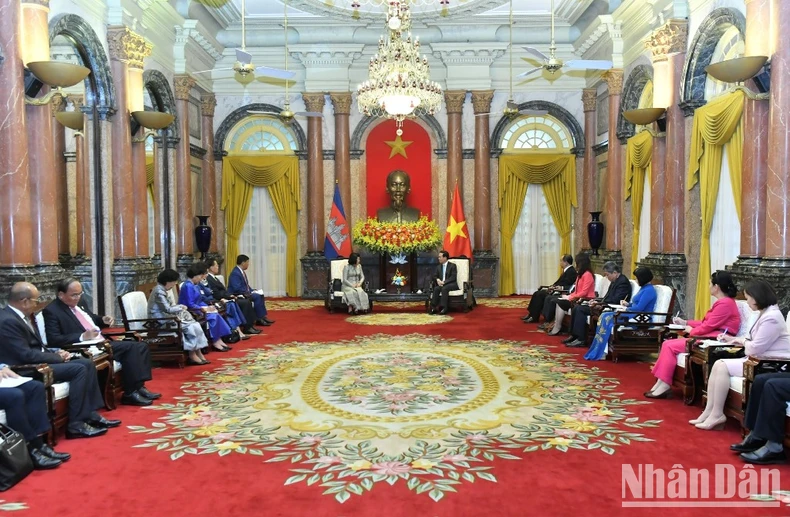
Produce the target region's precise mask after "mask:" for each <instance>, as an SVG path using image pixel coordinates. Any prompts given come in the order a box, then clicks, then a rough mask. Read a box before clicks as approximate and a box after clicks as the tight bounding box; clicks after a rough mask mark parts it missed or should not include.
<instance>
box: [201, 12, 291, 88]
mask: <svg viewBox="0 0 790 517" xmlns="http://www.w3.org/2000/svg"><path fill="white" fill-rule="evenodd" d="M246 12H247V11H246V9H245V0H241V48H237V49H236V63H234V64H233V67H232V68H217V69H213V70H201V71H199V72H193V73H195V74H206V73H209V72H214V71H221V70H233V71H234V72H236V73H237V74H239V75H240V76H241V77H242V78H244V77H247V76H249V75H255V74H257V75H259V76H263V77H271V78H273V79H282V80H284V81H287V80H289V79H293V78H294V77H296V73H295V72H289V71H288V69H287V68H286V69H285V70H280V69H279V68H271V67H268V66H255V65H253V64H252V54H250V53H249V52H247V27H246V24H245V21H244V19H245V13H246Z"/></svg>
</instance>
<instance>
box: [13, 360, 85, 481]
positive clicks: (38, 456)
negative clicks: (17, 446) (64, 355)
mask: <svg viewBox="0 0 790 517" xmlns="http://www.w3.org/2000/svg"><path fill="white" fill-rule="evenodd" d="M18 378H19V375H17V374H16V373H15V372H14V371H13V370H11V368H9V367H8V366H7V365H5V364H0V381H2V379H9V380H10V379H18ZM0 409H2V410H3V411H5V418H6V422H8V427H10V428H11V429H13V430H14V431H16V432H18V433H19V434H21V435H22V436H23V437H24V438H25V441H26V442H27V450H28V454H30V459H31V460H33V468H35V469H36V470H46V469H54V468H56V467H58V466H60V464H61V463H63V462H64V461H68V460H69V458H71V455H70V454H68V453H65V452H56V451H55V450H54V449H52V447H50V446H49V445H47V444H46V443H45V442H44V439H43V438H42V436H43V435H44V434H46V432H47V431H49V418H48V417H47V391H46V388H45V387H44V384H42V383H40V382H38V381H33V380H29V381H27V382H24V383H22V384H20V385H19V386H14V387H7V388H6V387H0Z"/></svg>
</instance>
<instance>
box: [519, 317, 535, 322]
mask: <svg viewBox="0 0 790 517" xmlns="http://www.w3.org/2000/svg"><path fill="white" fill-rule="evenodd" d="M521 319H522V320H523V321H524V323H535V320H534V319H532V316H526V317H524V318H521Z"/></svg>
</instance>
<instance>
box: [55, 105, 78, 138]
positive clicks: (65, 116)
mask: <svg viewBox="0 0 790 517" xmlns="http://www.w3.org/2000/svg"><path fill="white" fill-rule="evenodd" d="M55 118H56V119H57V121H58V122H60V123H61V124H62V125H64V126H66V127H67V128H69V129H73V130H74V131H76V133H75V134H74V136H77V135H82V134H83V133H82V128H83V127H84V126H85V116H84V115H83V114H82V112H81V111H59V112H57V113H55Z"/></svg>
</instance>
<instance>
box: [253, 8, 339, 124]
mask: <svg viewBox="0 0 790 517" xmlns="http://www.w3.org/2000/svg"><path fill="white" fill-rule="evenodd" d="M283 5H284V6H285V13H284V15H283V18H284V20H285V21H284V23H283V28H284V30H285V70H284V72H285V73H289V72H288V0H284V1H283ZM247 113H250V114H251V115H271V113H269V112H266V111H254V110H248V111H247ZM278 116H279V117H280V119H282V121H283V122H285V123H290V122H292V121H293V119H294V117H317V118H323V117H324V114H323V113H320V112H318V111H298V112H296V113H294V112H293V111H291V103H290V99H289V97H288V81H286V82H285V103H284V104H283V109H282V110H281V111H280V113H279V115H278Z"/></svg>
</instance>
